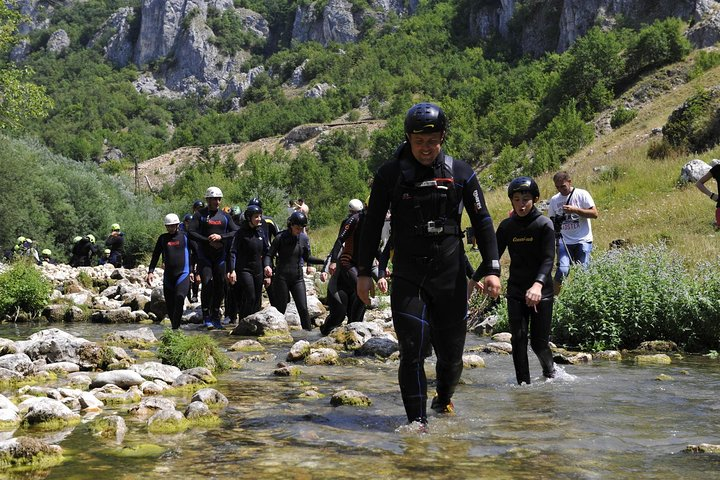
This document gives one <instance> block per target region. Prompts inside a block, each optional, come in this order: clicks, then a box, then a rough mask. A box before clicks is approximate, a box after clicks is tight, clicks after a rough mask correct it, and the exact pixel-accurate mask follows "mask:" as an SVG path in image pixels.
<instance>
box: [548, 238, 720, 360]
mask: <svg viewBox="0 0 720 480" xmlns="http://www.w3.org/2000/svg"><path fill="white" fill-rule="evenodd" d="M717 268H718V264H717V263H716V264H714V265H700V266H697V268H696V269H695V270H694V271H692V272H691V271H688V270H687V268H686V267H685V265H684V264H683V263H682V259H681V258H679V257H678V256H677V254H675V253H673V252H672V251H670V250H669V249H668V248H667V247H666V246H665V245H664V244H660V245H647V246H635V247H630V248H628V249H620V250H610V251H608V252H607V253H605V254H603V255H601V256H599V257H597V258H594V259H593V262H592V263H591V264H590V266H589V267H588V268H587V269H582V268H573V269H572V270H571V274H570V276H569V277H568V278H567V279H566V280H565V282H564V283H563V289H562V291H561V293H560V296H559V297H558V298H557V301H556V303H555V309H554V314H553V337H554V339H555V341H557V342H559V343H563V344H565V345H569V346H572V347H580V348H582V349H583V350H593V351H597V350H604V349H616V348H635V347H637V346H638V345H639V344H640V343H641V342H643V341H645V340H672V341H674V342H676V343H677V344H678V345H681V346H682V347H684V348H686V349H689V350H707V349H710V348H717V346H718V344H720V330H718V328H717V323H718V321H719V320H720V296H718V295H720V280H719V279H717V275H713V272H717Z"/></svg>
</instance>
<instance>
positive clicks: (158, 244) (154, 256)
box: [148, 235, 163, 273]
mask: <svg viewBox="0 0 720 480" xmlns="http://www.w3.org/2000/svg"><path fill="white" fill-rule="evenodd" d="M162 244H163V236H162V235H160V236H159V237H158V239H157V242H155V250H153V254H152V258H151V259H150V266H149V267H148V273H153V272H154V271H155V267H157V264H158V261H159V260H160V254H161V253H162V248H163V246H162Z"/></svg>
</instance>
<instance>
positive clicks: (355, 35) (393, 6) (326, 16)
mask: <svg viewBox="0 0 720 480" xmlns="http://www.w3.org/2000/svg"><path fill="white" fill-rule="evenodd" d="M418 1H419V0H411V1H410V2H405V1H403V0H371V1H370V9H368V10H357V9H356V8H354V7H353V5H352V3H351V2H349V1H348V0H330V1H329V2H327V4H326V5H325V6H324V7H322V5H321V2H312V3H310V4H309V5H300V6H298V8H297V11H296V13H295V22H294V23H293V31H292V38H293V40H295V41H298V42H310V41H313V42H319V43H321V44H323V45H328V44H329V43H330V42H337V43H350V42H356V41H357V40H359V39H360V38H361V35H362V26H363V25H364V24H365V22H367V21H368V20H372V21H374V22H376V23H382V22H384V21H385V20H386V19H387V17H388V16H389V15H390V14H392V13H394V14H397V15H409V14H412V13H414V12H415V10H416V9H417V5H418ZM406 3H407V5H408V6H407V7H406V6H405V4H406Z"/></svg>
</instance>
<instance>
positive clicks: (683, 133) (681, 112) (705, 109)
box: [663, 88, 720, 152]
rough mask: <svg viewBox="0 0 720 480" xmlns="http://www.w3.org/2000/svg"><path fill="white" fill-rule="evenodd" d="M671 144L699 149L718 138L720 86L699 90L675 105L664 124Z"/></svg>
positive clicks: (719, 134) (719, 137)
mask: <svg viewBox="0 0 720 480" xmlns="http://www.w3.org/2000/svg"><path fill="white" fill-rule="evenodd" d="M663 135H664V137H665V138H666V139H667V141H668V142H669V143H670V145H672V146H674V147H681V148H687V149H688V150H690V151H691V152H702V151H704V150H707V149H708V148H711V147H713V146H714V145H716V144H717V143H718V142H720V89H718V88H715V89H712V90H701V91H699V92H697V93H696V94H695V95H693V96H691V97H690V98H688V100H687V101H686V102H685V103H684V104H683V105H682V106H680V108H678V109H676V110H675V111H674V112H672V114H670V118H669V119H668V122H667V123H666V124H665V126H664V127H663Z"/></svg>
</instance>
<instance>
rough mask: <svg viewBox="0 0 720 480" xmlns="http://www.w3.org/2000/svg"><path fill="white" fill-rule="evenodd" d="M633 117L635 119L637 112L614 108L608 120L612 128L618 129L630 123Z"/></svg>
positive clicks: (629, 109)
mask: <svg viewBox="0 0 720 480" xmlns="http://www.w3.org/2000/svg"><path fill="white" fill-rule="evenodd" d="M635 117H637V110H635V109H633V108H625V107H619V108H616V109H615V111H614V112H613V114H612V117H611V118H610V126H611V127H612V128H618V127H620V126H622V125H625V124H626V123H628V122H630V121H632V120H633V119H634V118H635Z"/></svg>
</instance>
